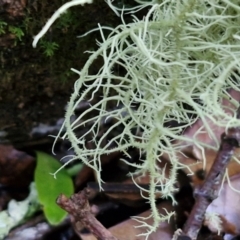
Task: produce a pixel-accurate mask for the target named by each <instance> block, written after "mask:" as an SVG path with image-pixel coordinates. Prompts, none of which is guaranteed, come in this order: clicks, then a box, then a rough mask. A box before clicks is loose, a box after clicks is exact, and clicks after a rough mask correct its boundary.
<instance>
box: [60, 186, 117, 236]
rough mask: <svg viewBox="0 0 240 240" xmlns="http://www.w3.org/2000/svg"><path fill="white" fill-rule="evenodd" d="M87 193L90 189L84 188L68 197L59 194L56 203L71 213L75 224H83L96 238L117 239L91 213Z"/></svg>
mask: <svg viewBox="0 0 240 240" xmlns="http://www.w3.org/2000/svg"><path fill="white" fill-rule="evenodd" d="M89 193H90V191H89V190H88V189H87V188H85V189H84V190H83V191H81V192H79V193H77V194H73V195H72V196H71V197H70V198H67V197H66V196H65V195H63V194H61V195H60V196H59V197H58V199H57V204H58V205H59V206H60V207H61V208H63V209H64V210H65V211H67V212H68V213H69V214H70V215H71V217H72V219H73V221H74V225H75V226H77V225H79V224H81V225H83V226H84V227H86V228H87V229H88V230H89V231H90V232H91V233H92V234H93V235H94V236H96V238H97V239H98V240H117V238H115V237H114V236H112V234H111V233H110V232H109V231H108V230H107V229H106V228H105V227H104V226H103V225H102V224H101V223H100V222H99V221H98V220H97V219H96V218H95V216H94V215H93V214H92V212H91V208H90V205H89V202H88V195H89Z"/></svg>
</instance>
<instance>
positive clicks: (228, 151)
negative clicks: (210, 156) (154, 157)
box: [177, 107, 240, 240]
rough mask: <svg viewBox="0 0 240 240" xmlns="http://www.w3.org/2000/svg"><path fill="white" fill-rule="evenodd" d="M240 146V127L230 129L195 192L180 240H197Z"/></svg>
mask: <svg viewBox="0 0 240 240" xmlns="http://www.w3.org/2000/svg"><path fill="white" fill-rule="evenodd" d="M237 118H238V119H240V107H239V108H238V110H237ZM239 146H240V127H237V128H230V129H229V130H228V132H227V133H223V134H222V136H221V145H220V149H219V151H218V154H217V157H216V159H215V161H214V163H213V166H212V168H211V170H210V172H209V174H208V176H207V178H206V180H205V182H204V184H203V186H202V187H201V189H200V190H197V191H196V192H195V196H196V202H195V204H194V206H193V209H192V211H191V213H190V216H189V217H188V220H187V222H186V224H185V226H184V229H183V232H182V233H181V234H180V236H178V238H177V239H178V240H180V239H183V237H185V238H186V239H192V240H195V239H197V236H198V232H199V230H200V228H201V226H202V222H203V220H204V214H205V212H206V209H207V207H208V205H209V204H210V203H211V202H212V201H213V200H214V199H216V198H217V197H218V191H219V187H220V184H221V183H222V181H223V176H224V173H225V169H226V168H227V165H228V163H229V162H230V160H231V158H232V156H233V153H234V150H235V148H237V147H239Z"/></svg>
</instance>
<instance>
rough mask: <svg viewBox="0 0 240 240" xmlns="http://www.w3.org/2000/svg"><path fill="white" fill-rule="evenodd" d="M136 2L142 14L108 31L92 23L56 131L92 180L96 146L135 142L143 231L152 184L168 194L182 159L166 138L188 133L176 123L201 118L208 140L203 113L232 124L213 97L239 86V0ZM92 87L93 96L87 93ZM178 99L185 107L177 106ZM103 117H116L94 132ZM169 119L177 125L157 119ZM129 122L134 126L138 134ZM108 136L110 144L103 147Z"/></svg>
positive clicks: (99, 150)
mask: <svg viewBox="0 0 240 240" xmlns="http://www.w3.org/2000/svg"><path fill="white" fill-rule="evenodd" d="M108 2H109V4H110V5H111V4H112V3H111V2H110V0H108ZM137 2H139V3H140V6H139V9H140V8H143V7H148V8H149V10H148V13H147V15H146V16H145V17H144V18H143V19H138V18H137V17H134V18H133V22H132V23H129V24H125V23H124V21H123V23H122V24H121V25H119V26H118V27H117V28H115V29H112V31H111V33H110V34H108V35H107V34H106V33H105V31H104V30H103V29H101V27H100V31H101V32H102V42H101V43H100V42H98V44H99V49H98V50H97V51H95V52H92V53H91V56H90V57H89V59H88V61H87V62H86V64H85V66H84V67H83V69H82V70H81V71H78V70H74V71H75V72H77V73H78V74H79V79H78V80H77V82H76V84H75V86H74V92H73V94H72V96H71V99H70V101H69V104H68V108H67V111H66V116H65V122H64V127H66V133H65V134H63V135H62V136H61V133H59V135H58V137H59V136H61V137H62V138H67V139H69V141H70V142H71V144H72V147H73V148H74V150H75V153H76V156H75V157H73V158H72V159H73V160H74V159H80V160H82V161H83V162H84V163H85V164H86V165H88V166H89V167H91V168H93V169H94V170H95V171H96V173H97V178H98V181H99V185H100V187H101V162H100V157H101V156H102V155H103V154H109V153H111V152H114V151H122V152H124V153H125V154H127V150H128V148H129V147H135V148H137V149H139V150H140V152H141V153H142V156H144V158H145V159H144V161H142V164H141V165H134V164H133V165H134V166H135V167H136V168H137V173H138V174H149V175H150V176H151V180H150V189H149V197H148V199H149V202H150V204H151V208H152V216H153V218H154V224H153V225H152V226H148V227H149V231H148V232H147V233H144V234H146V235H148V234H149V233H150V232H152V231H154V230H156V228H157V226H158V224H159V221H161V220H163V219H165V217H164V216H160V215H159V214H158V210H157V208H156V205H155V192H156V189H157V187H159V186H160V187H161V188H162V189H163V190H162V196H163V197H167V196H170V197H172V198H173V199H174V197H173V193H174V192H175V190H176V189H175V187H174V183H175V181H176V174H177V170H178V169H180V168H182V167H183V166H182V164H180V163H179V162H178V159H177V154H176V153H177V151H179V146H177V145H175V144H173V142H172V139H175V140H184V142H186V143H187V142H189V143H190V141H191V142H192V141H193V140H192V139H188V138H187V137H184V136H182V135H181V133H182V131H183V129H185V128H186V127H187V126H191V125H192V124H193V123H194V121H195V118H191V115H192V114H195V115H196V116H197V117H198V118H200V119H201V120H202V122H203V124H204V127H205V129H206V130H207V132H208V134H209V136H210V137H212V138H213V139H214V140H215V142H216V145H217V139H216V138H215V134H214V132H213V130H212V129H211V128H210V126H209V125H208V121H207V119H211V120H212V121H213V122H214V123H215V124H216V125H217V126H221V127H224V126H228V127H233V126H237V125H239V121H238V120H237V119H236V118H235V117H232V116H231V115H229V114H227V113H226V112H225V109H223V107H222V106H221V99H224V98H226V99H229V98H230V96H229V94H228V92H227V89H229V88H234V89H235V90H237V91H240V88H239V82H240V76H239V70H238V69H239V59H240V42H239V38H240V37H239V35H240V32H239V21H240V7H239V3H240V1H237V0H236V1H227V0H222V1H217V0H208V1H204V0H203V1H198V0H185V1H172V0H165V1H148V2H144V1H137ZM111 7H113V6H112V5H111ZM136 10H137V9H136V8H135V11H136ZM115 11H116V12H118V9H115ZM127 11H130V9H128V10H127ZM108 30H109V29H108ZM99 57H101V58H102V59H103V63H104V64H103V66H102V67H101V69H99V71H98V73H97V74H95V75H89V68H90V66H91V65H92V64H93V62H94V61H96V59H98V58H99ZM119 68H121V69H122V70H121V72H123V73H124V74H119V72H118V71H117V70H116V69H119ZM99 92H101V94H102V97H101V99H100V100H99V101H98V102H94V101H91V99H94V97H95V96H96V95H97V94H99ZM113 93H114V94H113ZM89 96H90V97H89ZM90 98H91V99H90ZM83 100H89V102H91V107H90V108H89V109H88V110H86V111H85V112H83V113H82V114H81V115H80V116H78V117H77V119H76V120H75V121H72V120H71V119H72V118H71V117H72V116H73V115H74V111H75V108H76V106H77V105H78V104H79V103H81V102H82V101H83ZM109 102H113V103H114V104H115V106H116V108H115V109H114V110H112V111H109V110H108V108H107V106H108V103H109ZM231 102H232V103H233V105H235V106H237V104H238V103H237V102H236V101H234V100H231ZM186 104H187V105H188V106H190V107H191V109H192V110H188V109H186V108H184V105H186ZM119 106H120V107H119ZM133 106H135V107H133ZM91 111H94V112H95V113H94V116H92V117H91V118H87V117H86V116H88V115H87V114H89V113H90V112H91ZM109 117H111V118H114V119H116V120H117V121H115V122H114V124H113V125H111V126H110V127H109V129H108V130H107V131H106V132H104V133H103V134H102V135H101V138H100V139H97V138H96V136H98V133H99V129H100V127H101V124H102V119H107V118H109ZM172 119H174V120H176V121H177V122H179V123H183V125H181V126H179V127H174V128H169V127H167V126H165V123H167V122H170V121H171V120H172ZM90 122H91V123H92V124H91V127H90V128H89V129H88V130H87V132H86V133H85V134H84V135H82V136H78V135H77V134H76V129H78V128H83V127H84V126H85V125H86V124H88V123H90ZM120 125H121V126H124V127H123V131H122V133H120V134H118V135H116V136H115V137H113V138H112V139H111V141H110V142H108V143H107V144H103V143H104V139H106V137H107V136H108V135H109V134H110V133H111V132H112V131H114V130H115V129H117V128H118V127H119V126H120ZM137 130H139V131H140V134H138V135H137V134H136V131H137ZM87 135H91V136H93V138H92V141H93V142H94V144H95V149H94V150H91V149H88V148H87V147H86V145H85V140H86V136H87ZM194 141H195V144H197V145H198V146H199V147H202V148H203V147H212V146H206V144H205V143H204V142H199V141H198V140H197V139H196V140H194ZM111 144H113V145H114V148H110V147H109V146H111ZM162 152H164V153H168V155H169V157H170V161H171V164H172V169H171V172H170V176H169V178H168V179H166V176H165V175H164V171H159V169H158V167H157V161H159V154H160V153H162ZM166 180H167V181H166ZM170 215H171V214H170ZM170 215H169V216H170ZM140 221H141V220H140Z"/></svg>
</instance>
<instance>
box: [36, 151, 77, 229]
mask: <svg viewBox="0 0 240 240" xmlns="http://www.w3.org/2000/svg"><path fill="white" fill-rule="evenodd" d="M60 167H61V164H60V162H59V161H58V160H56V159H55V158H53V157H52V156H50V155H48V154H46V153H42V152H37V167H36V169H35V176H34V177H35V183H36V188H37V191H38V196H39V201H40V203H41V204H42V205H43V211H44V214H45V216H46V218H47V220H48V222H49V223H50V224H52V225H56V224H58V223H60V222H61V221H62V220H63V219H64V218H65V217H66V215H67V213H66V212H65V211H64V210H62V209H61V208H60V207H59V206H58V205H57V204H56V199H57V197H58V195H59V194H60V193H63V194H65V195H67V196H70V195H71V194H73V192H74V186H73V181H72V179H71V177H70V176H69V175H68V173H67V171H66V170H65V169H62V170H61V171H60V172H58V174H57V178H56V179H54V177H53V175H51V173H54V172H56V171H57V170H58V169H59V168H60Z"/></svg>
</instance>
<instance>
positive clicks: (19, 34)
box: [8, 26, 24, 41]
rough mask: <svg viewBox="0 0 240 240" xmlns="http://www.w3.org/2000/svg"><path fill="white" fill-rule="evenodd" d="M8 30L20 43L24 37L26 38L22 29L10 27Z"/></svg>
mask: <svg viewBox="0 0 240 240" xmlns="http://www.w3.org/2000/svg"><path fill="white" fill-rule="evenodd" d="M8 30H9V32H10V33H12V34H14V35H15V36H16V38H17V40H18V41H22V37H23V36H24V32H23V30H22V29H21V28H20V27H15V26H9V27H8Z"/></svg>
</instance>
